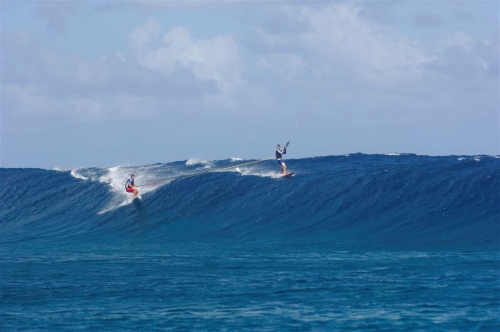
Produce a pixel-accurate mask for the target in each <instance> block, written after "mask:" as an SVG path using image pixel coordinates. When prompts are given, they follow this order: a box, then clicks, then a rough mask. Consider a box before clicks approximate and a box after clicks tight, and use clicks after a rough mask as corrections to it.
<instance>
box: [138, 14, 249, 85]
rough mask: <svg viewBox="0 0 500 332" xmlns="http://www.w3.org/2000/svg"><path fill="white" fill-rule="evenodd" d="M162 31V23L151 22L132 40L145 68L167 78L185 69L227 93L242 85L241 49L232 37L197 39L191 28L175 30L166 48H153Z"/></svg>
mask: <svg viewBox="0 0 500 332" xmlns="http://www.w3.org/2000/svg"><path fill="white" fill-rule="evenodd" d="M159 29H160V26H159V23H158V22H157V21H156V20H154V19H149V20H148V21H147V22H146V23H145V24H143V25H141V26H139V27H137V28H136V29H135V30H134V32H133V33H132V35H131V37H130V43H129V45H130V46H131V47H132V49H133V52H134V54H135V55H136V56H137V59H138V61H139V63H141V64H142V65H143V66H144V67H146V68H149V69H151V70H155V71H158V72H160V73H162V74H163V75H167V76H168V75H170V74H171V73H172V72H173V71H175V70H176V69H177V68H184V69H187V70H189V71H191V72H192V73H193V74H194V76H195V77H196V78H197V79H199V80H201V81H214V82H215V83H216V85H217V87H218V88H219V90H220V91H221V92H224V93H228V92H231V90H232V89H233V88H234V87H235V85H238V84H240V82H241V77H240V76H241V75H240V47H239V45H238V43H237V42H236V41H235V40H234V38H233V37H232V36H230V35H227V34H226V35H217V36H215V37H213V38H206V39H196V38H194V37H193V36H192V35H191V33H190V30H189V29H188V28H185V27H174V28H172V29H170V30H169V31H168V32H167V33H166V34H165V35H164V36H163V39H162V41H163V45H160V46H159V47H153V46H152V45H151V44H152V42H153V41H154V38H155V37H156V36H157V34H158V33H159Z"/></svg>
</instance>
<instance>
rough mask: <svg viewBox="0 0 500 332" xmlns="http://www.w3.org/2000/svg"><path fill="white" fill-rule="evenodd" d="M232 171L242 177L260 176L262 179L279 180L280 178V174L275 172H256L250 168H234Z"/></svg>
mask: <svg viewBox="0 0 500 332" xmlns="http://www.w3.org/2000/svg"><path fill="white" fill-rule="evenodd" d="M234 171H235V172H238V173H240V174H241V175H243V176H260V177H263V178H281V177H282V175H281V174H280V173H276V172H272V171H267V172H262V171H257V170H254V169H253V168H252V167H245V168H239V167H236V168H235V169H234Z"/></svg>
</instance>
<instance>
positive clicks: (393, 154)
mask: <svg viewBox="0 0 500 332" xmlns="http://www.w3.org/2000/svg"><path fill="white" fill-rule="evenodd" d="M385 155H386V156H400V155H401V153H397V152H389V153H385Z"/></svg>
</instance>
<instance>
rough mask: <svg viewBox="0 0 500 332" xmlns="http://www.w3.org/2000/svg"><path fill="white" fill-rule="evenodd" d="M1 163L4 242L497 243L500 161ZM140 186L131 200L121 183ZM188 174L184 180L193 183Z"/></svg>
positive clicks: (391, 157) (358, 157) (348, 246)
mask: <svg viewBox="0 0 500 332" xmlns="http://www.w3.org/2000/svg"><path fill="white" fill-rule="evenodd" d="M244 162H246V161H241V160H240V159H239V158H231V159H228V160H221V161H210V162H206V161H197V160H194V159H190V160H188V161H187V162H186V161H180V162H174V163H168V164H154V165H146V166H141V167H131V166H120V167H114V168H109V169H101V168H80V169H75V170H72V171H61V170H57V171H56V170H52V171H51V170H41V169H0V174H1V177H2V179H3V181H2V182H1V183H0V186H1V190H2V193H3V194H2V195H1V196H0V205H1V207H2V208H1V210H0V243H3V244H7V243H11V244H12V243H26V241H28V242H29V241H38V242H54V241H55V242H57V243H60V244H64V243H67V244H71V243H72V244H74V243H81V242H82V241H85V242H86V243H89V242H96V243H99V242H102V241H106V243H119V242H124V241H125V242H127V243H130V242H137V243H147V244H151V243H157V244H162V243H165V244H166V243H179V242H196V243H219V244H222V243H225V244H234V245H238V246H242V245H243V246H244V245H249V246H259V247H262V246H271V245H278V246H319V247H327V248H332V249H336V250H364V249H381V250H392V249H395V250H399V249H403V250H448V249H450V250H498V249H499V248H500V223H499V220H500V193H499V188H500V159H499V158H498V157H497V156H449V157H429V156H417V155H411V154H406V155H404V154H388V155H364V154H352V155H345V156H328V157H316V158H306V159H295V160H293V159H292V160H286V162H287V166H288V170H289V171H291V172H294V173H295V176H294V177H293V178H290V179H285V178H280V177H279V176H277V173H278V170H279V166H278V165H276V163H275V162H274V161H272V160H270V161H264V162H261V163H256V164H252V165H249V166H244V167H241V168H233V169H228V170H225V171H220V172H213V173H208V174H203V175H199V176H192V177H186V176H187V175H192V174H197V173H200V172H207V171H210V170H214V169H217V168H224V167H229V166H234V165H236V164H239V163H244ZM130 173H135V174H136V183H137V184H141V183H142V184H146V183H155V182H158V181H163V180H165V179H176V180H175V181H174V182H172V183H168V184H165V183H156V184H152V185H148V186H144V187H141V188H140V191H141V196H142V199H141V200H134V201H132V199H131V195H130V194H127V193H125V191H124V189H123V186H124V183H125V181H126V179H127V177H128V175H129V174H130ZM183 176H184V178H183Z"/></svg>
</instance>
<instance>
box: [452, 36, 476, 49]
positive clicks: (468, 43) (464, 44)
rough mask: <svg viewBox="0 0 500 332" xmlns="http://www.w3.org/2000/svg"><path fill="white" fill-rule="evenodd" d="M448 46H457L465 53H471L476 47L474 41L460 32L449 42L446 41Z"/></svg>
mask: <svg viewBox="0 0 500 332" xmlns="http://www.w3.org/2000/svg"><path fill="white" fill-rule="evenodd" d="M448 46H458V47H461V48H462V49H463V50H464V51H465V52H467V53H471V51H472V50H474V48H475V46H476V41H475V40H474V38H473V37H472V36H470V35H468V34H466V33H464V32H462V31H458V32H457V33H456V34H455V35H454V36H453V37H452V38H450V40H449V41H448Z"/></svg>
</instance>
